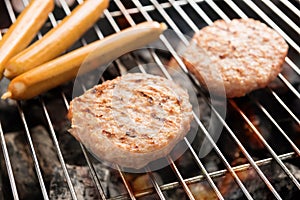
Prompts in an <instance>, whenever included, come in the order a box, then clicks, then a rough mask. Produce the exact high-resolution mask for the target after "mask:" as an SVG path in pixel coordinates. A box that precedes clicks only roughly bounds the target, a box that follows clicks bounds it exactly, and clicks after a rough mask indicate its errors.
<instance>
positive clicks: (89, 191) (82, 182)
mask: <svg viewBox="0 0 300 200" xmlns="http://www.w3.org/2000/svg"><path fill="white" fill-rule="evenodd" d="M94 168H95V170H96V173H97V176H98V178H99V180H100V182H101V187H102V189H103V191H104V193H105V195H106V196H107V195H108V182H109V178H110V173H109V169H107V168H105V167H104V166H103V165H95V166H94ZM67 169H68V173H69V176H70V179H71V181H72V183H73V187H74V189H75V192H76V195H77V198H78V199H85V200H93V199H100V196H99V193H98V191H97V188H96V187H95V184H94V182H93V180H92V178H91V175H90V170H89V167H87V166H75V165H67ZM49 196H50V199H57V200H58V199H72V196H71V193H70V189H69V187H68V185H67V183H66V179H65V175H64V173H63V170H62V168H61V167H57V168H55V170H54V174H53V179H52V180H51V183H50V192H49Z"/></svg>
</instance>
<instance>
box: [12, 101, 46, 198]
mask: <svg viewBox="0 0 300 200" xmlns="http://www.w3.org/2000/svg"><path fill="white" fill-rule="evenodd" d="M17 107H18V111H19V114H20V117H21V120H22V123H23V125H24V129H25V133H26V137H27V140H28V143H29V148H30V153H31V155H32V159H33V164H34V167H35V171H36V175H37V177H38V180H39V183H40V187H41V190H42V194H43V197H44V199H49V197H48V193H47V190H46V187H45V182H44V179H43V176H42V172H41V169H40V165H39V161H38V159H37V156H36V153H35V148H34V146H33V142H32V139H31V135H30V131H29V128H28V125H27V121H26V118H25V115H24V112H23V109H22V107H21V103H20V102H19V101H17Z"/></svg>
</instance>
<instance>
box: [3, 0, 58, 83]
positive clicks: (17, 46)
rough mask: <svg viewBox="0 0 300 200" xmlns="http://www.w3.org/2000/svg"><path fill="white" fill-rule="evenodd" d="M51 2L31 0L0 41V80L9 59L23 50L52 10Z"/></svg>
mask: <svg viewBox="0 0 300 200" xmlns="http://www.w3.org/2000/svg"><path fill="white" fill-rule="evenodd" d="M53 8H54V2H53V0H32V1H30V3H29V5H28V6H26V8H25V9H24V10H23V12H22V13H21V14H20V15H19V16H18V18H17V19H16V21H15V22H14V23H13V24H12V25H11V26H10V28H9V29H8V31H7V32H6V33H5V35H4V36H3V38H2V39H1V40H0V79H1V78H2V76H3V75H2V74H3V71H4V69H5V65H6V63H7V62H8V60H9V59H10V58H12V57H13V56H15V55H16V54H18V53H19V52H20V51H22V50H23V49H25V48H26V47H27V46H28V45H29V43H30V42H31V41H32V39H33V38H34V37H35V36H36V34H37V32H38V31H39V29H40V28H41V27H42V25H43V24H44V23H45V21H46V20H47V18H48V14H49V13H50V12H51V11H52V10H53Z"/></svg>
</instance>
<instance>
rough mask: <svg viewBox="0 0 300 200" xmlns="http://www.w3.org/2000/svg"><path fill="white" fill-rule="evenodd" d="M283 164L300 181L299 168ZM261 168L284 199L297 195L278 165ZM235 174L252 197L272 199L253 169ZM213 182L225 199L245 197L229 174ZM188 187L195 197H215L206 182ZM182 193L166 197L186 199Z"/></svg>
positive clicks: (287, 199) (261, 199) (295, 188)
mask: <svg viewBox="0 0 300 200" xmlns="http://www.w3.org/2000/svg"><path fill="white" fill-rule="evenodd" d="M285 165H286V166H287V168H288V169H289V170H290V171H291V173H292V174H294V176H295V177H296V179H297V180H298V181H300V169H299V168H298V167H296V166H295V165H292V164H289V163H285ZM261 170H262V171H263V173H264V174H265V175H266V177H267V178H268V180H269V181H270V182H271V183H272V185H273V186H274V188H275V189H276V191H277V192H278V193H279V195H280V196H281V197H284V199H285V200H293V199H296V197H299V196H297V195H298V193H299V190H298V188H297V187H296V186H295V185H294V183H292V182H291V180H290V178H289V177H288V176H287V175H286V174H285V173H284V172H283V171H282V169H281V168H280V166H278V165H277V164H274V163H273V164H269V165H265V166H263V167H261ZM237 175H238V177H239V178H240V179H241V180H242V182H243V183H244V185H245V187H246V188H247V190H248V191H249V193H250V194H251V195H252V197H253V198H254V199H260V200H268V199H274V196H273V194H272V193H271V192H270V191H269V189H268V188H267V186H266V185H265V183H264V182H262V181H260V180H259V181H258V179H259V177H258V175H257V174H256V172H255V170H254V169H249V170H246V171H242V172H238V173H237ZM214 182H215V184H216V185H217V187H218V188H219V190H220V192H221V194H222V195H223V197H224V198H225V199H245V198H246V197H245V196H244V194H243V192H242V190H241V189H240V187H239V186H238V185H237V184H236V182H235V181H234V179H233V178H232V176H231V175H230V174H227V175H225V176H223V177H220V178H216V179H214ZM189 188H190V190H191V192H192V194H193V195H194V197H195V198H196V199H217V197H216V194H215V192H214V191H213V190H212V188H211V187H210V186H209V185H208V183H207V182H198V183H194V184H191V185H189ZM183 193H184V191H183V190H176V193H170V192H168V196H167V197H168V199H176V196H178V197H179V196H180V197H181V198H180V199H182V200H185V199H188V197H186V196H185V195H184V194H183Z"/></svg>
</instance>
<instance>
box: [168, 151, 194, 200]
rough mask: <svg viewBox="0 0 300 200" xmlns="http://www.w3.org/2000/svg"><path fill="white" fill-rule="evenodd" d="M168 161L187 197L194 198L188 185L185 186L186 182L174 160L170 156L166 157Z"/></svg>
mask: <svg viewBox="0 0 300 200" xmlns="http://www.w3.org/2000/svg"><path fill="white" fill-rule="evenodd" d="M167 159H168V161H169V163H170V166H171V167H172V169H173V171H174V172H175V174H176V176H177V178H178V179H179V181H180V184H181V185H182V187H183V189H184V191H185V192H186V194H187V195H188V197H189V199H190V200H195V197H194V196H193V194H192V192H191V190H190V189H189V187H188V186H187V184H186V182H184V180H183V178H182V176H181V174H180V172H179V170H178V169H177V167H176V165H175V163H174V161H173V160H172V158H171V157H170V156H168V157H167Z"/></svg>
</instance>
